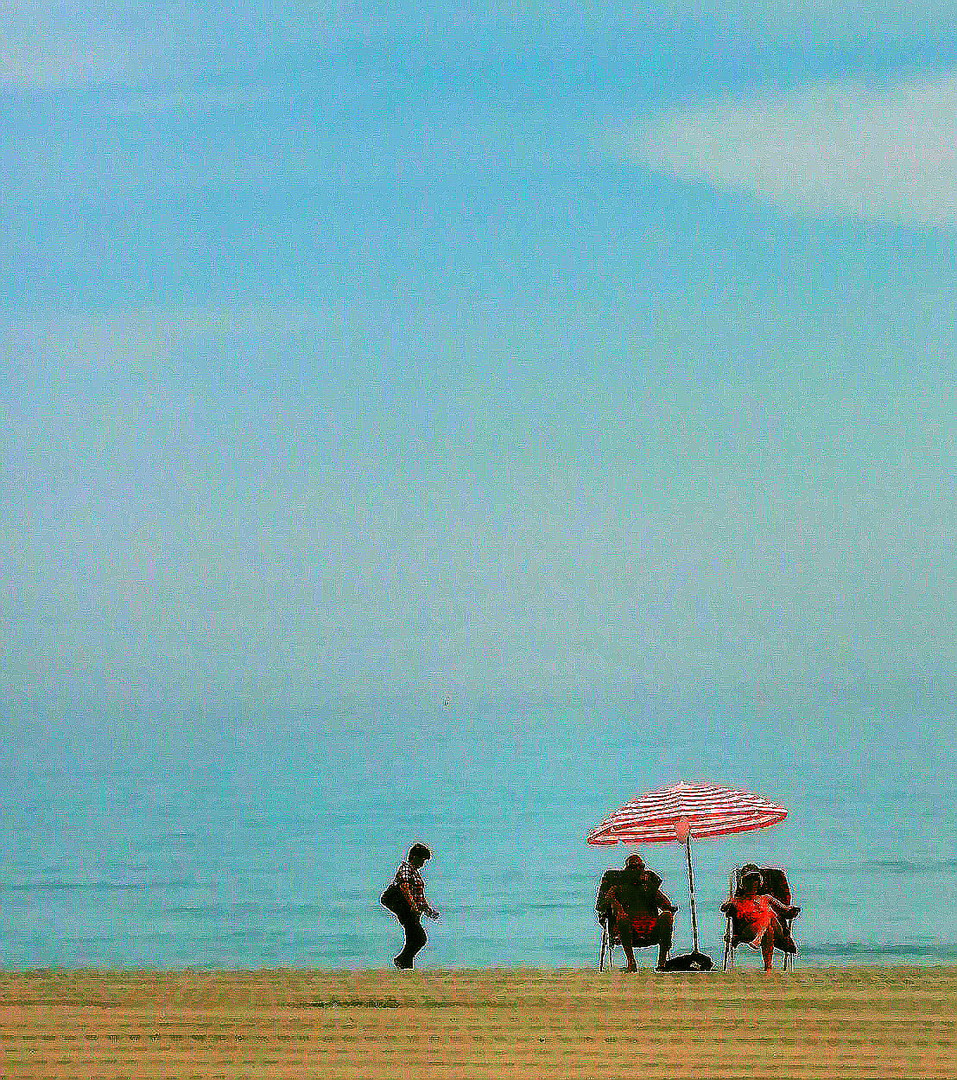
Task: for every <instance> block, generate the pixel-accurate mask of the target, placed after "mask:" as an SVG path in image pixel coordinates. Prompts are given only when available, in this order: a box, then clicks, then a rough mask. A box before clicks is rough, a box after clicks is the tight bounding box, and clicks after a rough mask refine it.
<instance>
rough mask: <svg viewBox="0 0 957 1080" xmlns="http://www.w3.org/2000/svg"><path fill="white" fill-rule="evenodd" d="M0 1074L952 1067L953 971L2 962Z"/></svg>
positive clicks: (511, 1073)
mask: <svg viewBox="0 0 957 1080" xmlns="http://www.w3.org/2000/svg"><path fill="white" fill-rule="evenodd" d="M0 1001H2V1006H0V1020H2V1024H0V1031H2V1044H3V1045H2V1052H3V1059H2V1066H0V1074H2V1075H3V1077H4V1078H5V1080H80V1078H82V1080H147V1078H149V1080H159V1078H163V1080H174V1078H175V1080H239V1078H244V1080H246V1078H248V1080H263V1078H267V1077H269V1078H277V1080H278V1078H283V1080H292V1078H295V1080H305V1078H307V1077H308V1078H329V1080H339V1078H341V1080H346V1078H348V1080H398V1078H400V1077H412V1078H417V1077H423V1078H436V1080H438V1078H442V1080H445V1078H452V1077H463V1078H468V1077H474V1078H476V1080H479V1078H480V1080H486V1078H487V1080H496V1078H499V1077H543V1078H546V1077H547V1078H548V1080H558V1078H562V1077H576V1078H577V1077H581V1078H585V1077H589V1078H590V1077H595V1078H603V1080H612V1078H625V1077H627V1078H628V1080H634V1078H635V1077H638V1076H640V1077H642V1078H643V1080H657V1078H661V1080H665V1078H667V1080H680V1078H685V1077H688V1078H690V1077H694V1078H696V1080H706V1078H715V1080H719V1078H720V1080H734V1078H737V1077H740V1078H747V1080H758V1078H762V1077H774V1078H775V1080H788V1078H804V1077H840V1078H845V1077H846V1078H852V1077H875V1078H881V1080H889V1078H891V1077H909V1078H918V1077H920V1078H924V1077H939V1078H946V1080H954V1078H955V1077H957V968H941V967H928V968H910V967H908V968H904V967H894V968H855V969H827V970H823V969H819V970H816V971H814V970H804V971H802V970H800V969H799V970H798V971H796V972H794V973H793V974H790V975H784V974H782V973H780V972H775V973H774V974H772V975H770V976H768V975H764V974H763V972H761V971H760V970H756V969H754V968H749V969H747V970H740V969H739V970H738V971H737V972H735V973H733V974H730V975H724V974H719V973H711V974H704V975H702V974H690V973H689V974H682V975H655V974H654V973H653V972H651V971H649V970H643V971H640V972H639V973H638V974H637V975H632V976H626V975H623V974H619V973H617V972H615V973H605V974H602V975H599V974H597V973H589V972H582V971H568V972H555V971H549V972H537V971H525V972H516V971H486V972H480V973H461V972H456V973H450V972H428V971H425V972H421V973H420V972H412V973H397V972H393V971H367V972H361V973H355V974H334V975H330V974H315V973H303V972H268V973H249V974H241V973H236V974H200V973H161V974H116V975H107V974H78V973H62V974H43V973H37V974H23V975H14V974H5V975H0Z"/></svg>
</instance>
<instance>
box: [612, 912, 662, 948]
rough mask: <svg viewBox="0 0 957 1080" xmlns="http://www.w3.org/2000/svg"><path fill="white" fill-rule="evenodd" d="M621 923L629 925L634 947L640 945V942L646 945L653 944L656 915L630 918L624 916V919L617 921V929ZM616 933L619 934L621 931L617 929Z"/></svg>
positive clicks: (656, 921)
mask: <svg viewBox="0 0 957 1080" xmlns="http://www.w3.org/2000/svg"><path fill="white" fill-rule="evenodd" d="M622 922H626V923H629V924H630V925H631V934H632V940H633V942H634V944H635V945H640V944H642V942H644V943H645V944H647V945H653V944H654V943H655V927H656V926H657V925H658V916H657V915H635V916H633V917H631V918H629V917H628V916H627V915H626V916H625V917H624V919H619V921H618V925H619V927H620V926H621V923H622ZM618 932H619V934H620V933H621V930H620V929H619V931H618Z"/></svg>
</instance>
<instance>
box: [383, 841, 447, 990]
mask: <svg viewBox="0 0 957 1080" xmlns="http://www.w3.org/2000/svg"><path fill="white" fill-rule="evenodd" d="M431 858H432V852H431V851H429V849H428V848H427V847H426V846H425V844H413V845H412V847H411V848H409V854H408V856H407V857H406V859H405V861H404V862H402V863H400V864H399V869H398V870H396V872H395V877H394V878H393V879H392V884H391V885H390V886H389V887H388V888H387V889H386V891H385V892H384V893H383V894H382V898H381V903H382V906H383V907H385V908H387V909H388V910H389V911H391V912H392V914H393V915H395V917H396V918H397V919H398V920H399V922H400V923H401V924H402V929H403V930H404V931H405V947H404V948H403V949H402V951H401V952H400V953H399V955H398V956H396V957H393V960H392V963H393V964H395V966H396V967H397V968H399V970H400V971H405V970H408V969H409V968H411V967H412V964H413V961H414V960H415V957H416V954H417V953H418V952H419V951H420V950H421V948H422V947H423V946H424V945H425V943H426V942H427V941H428V937H427V936H426V933H425V930H424V929H423V928H422V916H423V915H425V916H426V917H427V918H429V919H437V918H438V917H439V913H438V912H437V911H436V910H435V908H434V907H432V905H431V904H430V903H429V902H428V900H426V898H425V882H424V881H423V880H422V875H421V873H419V871H420V870H421V869H422V867H423V866H424V865H425V864H426V862H427V861H428V860H429V859H431Z"/></svg>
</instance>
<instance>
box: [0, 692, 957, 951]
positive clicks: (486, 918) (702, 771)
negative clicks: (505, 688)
mask: <svg viewBox="0 0 957 1080" xmlns="http://www.w3.org/2000/svg"><path fill="white" fill-rule="evenodd" d="M546 720H547V722H543V721H542V719H541V717H537V716H536V715H535V710H527V709H526V710H523V711H521V712H520V713H516V714H514V715H507V714H506V713H503V712H499V713H497V714H495V715H477V716H474V717H466V718H462V717H459V718H451V719H448V718H445V719H443V717H441V716H439V717H435V716H425V717H418V718H411V719H410V718H406V719H404V720H402V721H390V722H389V723H388V724H385V725H382V726H384V727H386V728H388V731H387V732H385V733H383V731H382V728H381V727H380V728H379V729H377V730H376V731H373V729H371V728H369V727H368V726H364V725H363V724H354V723H353V724H350V725H343V727H342V728H341V729H339V730H336V729H334V728H329V727H328V725H327V726H326V727H325V728H324V729H323V730H322V731H321V732H317V731H313V730H311V729H310V728H309V727H308V725H300V727H299V728H298V729H296V730H290V729H287V730H284V731H276V732H265V731H264V730H263V729H262V727H261V726H260V727H258V728H256V727H252V726H251V727H250V728H248V729H246V730H244V731H243V730H242V729H237V728H234V729H233V730H232V732H231V733H230V735H229V736H228V737H226V736H218V737H216V738H209V737H207V738H201V739H194V740H192V741H189V740H180V741H179V743H178V744H177V745H175V746H173V745H165V746H164V747H163V748H162V749H158V748H157V743H158V742H159V741H160V740H159V739H156V740H151V739H150V738H148V737H143V736H140V737H138V738H135V739H123V740H120V739H115V740H111V739H104V738H103V737H102V735H101V736H99V737H97V738H96V739H90V740H84V739H82V738H79V739H77V738H74V739H72V740H66V741H64V742H63V743H62V744H59V743H57V741H56V740H50V741H48V742H47V743H43V744H41V743H37V744H36V745H34V746H33V748H32V749H31V748H28V747H19V748H16V749H15V750H14V751H10V752H8V753H7V754H6V755H5V756H4V757H3V759H2V761H0V775H2V780H3V790H4V792H5V796H4V799H3V805H2V828H0V911H2V923H0V966H2V968H4V969H6V970H15V969H33V968H57V969H64V968H66V969H69V968H124V969H130V968H136V969H139V968H182V967H191V968H212V969H216V968H274V967H295V968H319V969H328V970H344V969H361V968H370V967H383V966H387V965H388V963H389V958H390V957H391V956H392V955H393V954H394V952H395V951H397V948H398V947H399V944H400V941H401V933H400V930H399V927H398V925H397V923H396V922H395V921H394V919H393V918H392V917H391V916H390V915H389V914H388V913H387V912H385V911H384V910H383V909H382V908H381V907H380V906H379V904H378V897H379V894H380V893H381V891H382V889H383V888H384V887H385V885H386V884H388V882H389V880H390V879H391V877H392V874H393V872H394V870H395V867H396V865H397V864H398V862H399V861H400V859H401V858H402V857H403V855H404V852H405V851H406V850H407V848H408V846H409V844H410V843H411V842H412V841H414V840H423V841H425V842H426V843H428V844H429V845H430V846H431V847H432V849H433V852H434V857H433V859H432V861H431V862H430V863H429V864H428V866H427V867H426V870H425V876H426V882H427V890H428V893H429V896H430V899H431V900H432V902H433V904H434V905H435V906H436V907H437V908H439V909H440V911H441V912H442V915H443V917H442V919H441V921H440V922H438V923H427V924H426V927H427V930H428V932H429V934H430V938H431V941H430V946H429V948H427V949H426V951H425V952H424V953H423V954H422V957H421V961H420V966H422V967H426V968H428V967H435V968H487V967H498V966H521V965H527V966H540V967H589V966H592V965H594V964H595V962H596V959H597V948H598V926H597V924H596V922H595V918H594V910H593V904H594V892H595V887H596V884H597V881H598V878H599V877H600V875H601V873H602V871H603V870H604V869H606V868H607V867H608V866H617V865H621V863H622V861H623V860H624V857H625V856H626V855H627V854H628V851H629V850H630V849H625V848H623V847H614V848H591V847H588V846H587V845H586V844H585V843H584V836H585V834H586V833H587V831H588V830H589V829H590V828H591V827H592V826H593V825H594V824H597V822H598V821H599V820H601V819H602V818H603V817H604V816H605V815H606V814H607V813H608V812H610V811H611V810H613V809H614V808H615V807H617V806H618V805H620V804H621V803H622V802H624V801H625V800H626V799H627V798H629V797H630V796H631V795H633V794H635V793H637V792H638V791H641V790H645V789H647V788H650V787H659V786H662V785H664V784H668V783H672V782H674V781H676V780H678V779H687V780H692V779H705V780H713V781H715V782H719V783H727V784H730V785H733V786H741V787H748V788H751V789H752V790H757V791H760V792H762V793H763V794H766V795H768V796H769V797H771V798H773V799H775V800H777V801H780V802H782V803H783V804H784V805H785V806H787V807H788V808H789V811H790V813H789V817H788V818H787V820H786V821H785V822H783V823H782V824H780V825H778V826H775V827H773V828H771V829H766V830H762V831H758V832H752V833H743V834H738V835H736V836H733V837H728V838H724V839H721V840H706V841H699V842H698V843H696V844H694V846H693V854H694V863H695V875H696V886H697V908H698V922H699V931H700V939H701V947H702V948H703V949H704V950H705V951H706V952H709V953H710V954H711V955H712V956H714V957H715V958H716V959H720V956H721V951H722V934H723V928H724V924H723V920H722V917H721V915H720V913H719V911H718V906H719V904H720V903H721V901H722V899H723V898H724V896H725V895H726V891H727V881H728V873H729V870H730V868H731V867H733V866H735V865H740V864H741V863H743V862H747V861H754V862H758V863H766V864H773V865H780V866H783V867H785V868H786V869H787V871H788V873H789V876H790V878H791V882H792V887H793V890H794V893H795V900H796V902H797V903H799V904H801V906H802V908H803V913H802V915H801V917H800V919H799V920H798V923H797V925H796V934H795V936H796V938H797V940H798V945H799V949H800V955H799V958H798V962H799V963H809V964H814V965H822V964H825V965H826V964H846V963H940V962H943V963H954V962H957V914H955V913H957V815H955V810H954V807H955V804H957V780H955V777H954V773H953V769H952V764H953V759H952V753H951V752H950V750H949V749H946V750H945V751H944V752H941V751H940V744H939V740H936V741H935V740H931V741H930V742H928V743H922V742H920V740H917V741H916V742H914V741H911V742H907V741H906V740H903V739H902V737H901V736H895V735H894V732H893V730H892V729H891V728H886V729H884V730H883V731H882V732H879V733H876V734H875V733H872V734H870V735H867V734H866V732H863V730H856V731H850V732H843V733H839V734H840V737H839V738H830V739H829V737H828V733H827V732H826V731H824V730H823V729H822V730H815V731H812V732H804V733H797V734H795V733H791V734H789V735H788V736H787V738H781V737H780V735H779V734H777V733H775V732H773V731H772V732H770V733H769V732H767V731H765V732H764V733H763V734H762V735H761V736H759V737H755V736H754V733H753V732H752V733H751V734H750V735H749V736H748V738H747V739H742V738H740V737H738V736H736V737H734V738H730V737H729V736H728V735H727V734H726V731H727V730H729V729H730V730H735V728H734V725H730V727H729V725H728V723H727V721H726V719H725V720H722V719H721V718H717V719H714V720H713V721H711V722H710V723H709V724H704V725H702V724H700V723H697V722H691V721H689V722H687V723H686V724H685V725H683V726H682V725H677V726H672V727H671V728H669V729H668V730H663V729H662V727H661V726H660V725H658V724H654V723H652V724H647V725H645V727H644V728H643V733H642V734H640V735H639V734H636V731H635V726H634V724H633V723H631V722H630V721H629V720H628V719H627V717H625V716H620V717H618V718H617V719H613V720H611V721H609V720H608V719H607V718H604V719H602V720H599V718H596V717H582V716H580V715H579V716H576V717H573V718H568V717H564V718H562V717H558V718H556V717H555V716H554V715H550V716H548V717H546ZM738 730H740V729H738ZM842 739H843V742H842V741H841V740H842ZM933 746H936V747H937V751H936V752H932V750H933ZM642 850H643V854H644V856H645V859H646V861H647V862H648V863H649V865H651V866H653V867H654V868H656V869H657V870H658V872H659V873H660V874H661V875H662V876H663V878H664V886H663V887H664V888H665V890H666V892H667V893H668V894H669V895H670V896H671V898H672V900H673V901H674V902H675V903H677V904H678V905H679V906H680V912H679V915H678V923H677V931H676V940H675V948H676V951H679V952H682V951H685V950H686V949H690V947H691V925H690V918H689V904H688V884H687V874H686V868H685V859H684V849H683V847H681V846H679V845H677V844H658V845H647V846H646V847H645V848H644V849H642ZM741 952H747V950H741ZM739 955H740V954H739ZM648 956H649V957H650V953H649V954H648ZM648 962H650V960H649V961H648ZM742 962H743V963H745V964H747V963H752V962H753V963H758V958H757V957H755V958H754V959H753V960H752V959H751V957H750V956H748V957H743V958H742Z"/></svg>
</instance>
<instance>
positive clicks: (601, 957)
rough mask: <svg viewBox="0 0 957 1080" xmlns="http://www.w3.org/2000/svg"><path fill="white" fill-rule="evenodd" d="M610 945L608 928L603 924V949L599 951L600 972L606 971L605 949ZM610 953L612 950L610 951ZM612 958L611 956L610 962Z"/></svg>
mask: <svg viewBox="0 0 957 1080" xmlns="http://www.w3.org/2000/svg"><path fill="white" fill-rule="evenodd" d="M607 944H608V927H607V926H605V925H604V924H602V928H601V948H600V949H599V950H598V970H599V971H604V970H605V948H606V946H607ZM608 951H609V953H610V952H611V950H610V949H609V950H608ZM610 959H611V957H610V956H609V960H610Z"/></svg>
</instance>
